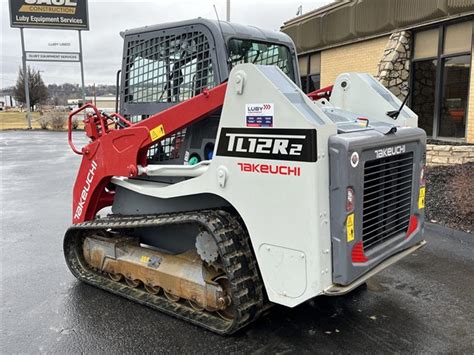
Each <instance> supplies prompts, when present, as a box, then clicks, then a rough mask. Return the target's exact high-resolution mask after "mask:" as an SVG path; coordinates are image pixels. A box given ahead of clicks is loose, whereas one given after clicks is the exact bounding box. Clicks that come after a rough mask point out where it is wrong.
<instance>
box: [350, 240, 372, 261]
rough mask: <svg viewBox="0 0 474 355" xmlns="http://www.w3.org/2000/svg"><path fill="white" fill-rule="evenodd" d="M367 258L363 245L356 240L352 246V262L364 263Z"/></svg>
mask: <svg viewBox="0 0 474 355" xmlns="http://www.w3.org/2000/svg"><path fill="white" fill-rule="evenodd" d="M368 260H369V259H367V257H366V256H365V254H364V246H363V244H362V242H358V243H356V244H355V245H354V247H353V248H352V262H353V263H365V262H367V261H368Z"/></svg>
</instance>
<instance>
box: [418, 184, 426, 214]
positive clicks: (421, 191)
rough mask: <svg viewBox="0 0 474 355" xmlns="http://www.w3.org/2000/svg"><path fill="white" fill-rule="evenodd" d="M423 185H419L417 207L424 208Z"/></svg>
mask: <svg viewBox="0 0 474 355" xmlns="http://www.w3.org/2000/svg"><path fill="white" fill-rule="evenodd" d="M425 189H426V188H425V187H420V194H419V195H418V209H420V210H421V209H422V208H425Z"/></svg>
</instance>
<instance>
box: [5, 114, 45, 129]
mask: <svg viewBox="0 0 474 355" xmlns="http://www.w3.org/2000/svg"><path fill="white" fill-rule="evenodd" d="M39 117H40V114H39V112H32V113H31V126H32V127H33V128H35V129H36V128H38V129H40V128H41V126H40V124H39V122H38V119H39ZM27 128H28V123H27V121H26V112H0V130H6V129H27Z"/></svg>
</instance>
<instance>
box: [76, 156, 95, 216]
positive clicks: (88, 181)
mask: <svg viewBox="0 0 474 355" xmlns="http://www.w3.org/2000/svg"><path fill="white" fill-rule="evenodd" d="M96 170H97V163H96V162H95V160H93V161H92V163H91V167H90V168H89V171H88V173H87V176H86V181H85V183H84V187H83V188H82V191H81V196H80V199H79V202H78V204H77V206H76V210H75V212H74V218H75V219H79V218H81V215H82V211H83V209H84V204H85V203H86V201H87V196H88V195H89V190H90V188H91V184H92V181H94V176H95V171H96Z"/></svg>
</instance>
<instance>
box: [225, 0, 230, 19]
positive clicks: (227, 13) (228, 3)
mask: <svg viewBox="0 0 474 355" xmlns="http://www.w3.org/2000/svg"><path fill="white" fill-rule="evenodd" d="M225 10H226V11H225V20H226V21H227V22H229V21H230V0H226V6H225Z"/></svg>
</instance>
